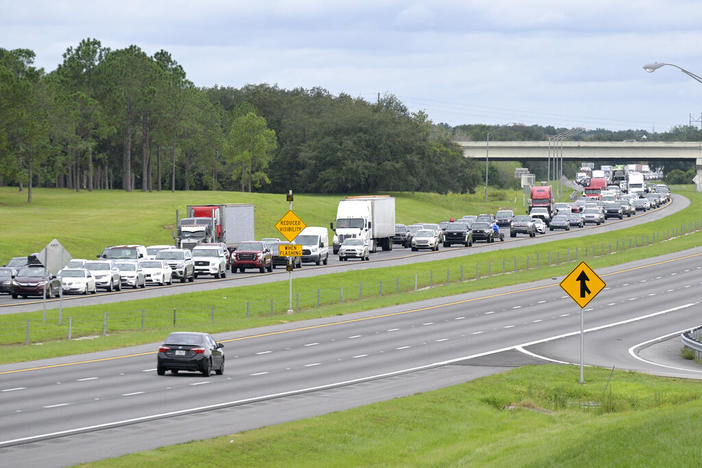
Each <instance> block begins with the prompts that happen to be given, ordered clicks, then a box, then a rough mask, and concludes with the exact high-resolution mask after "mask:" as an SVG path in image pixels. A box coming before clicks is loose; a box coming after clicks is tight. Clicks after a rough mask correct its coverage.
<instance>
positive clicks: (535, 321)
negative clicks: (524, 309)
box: [531, 319, 543, 323]
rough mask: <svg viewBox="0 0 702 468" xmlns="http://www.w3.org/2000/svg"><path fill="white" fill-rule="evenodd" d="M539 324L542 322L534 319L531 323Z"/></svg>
mask: <svg viewBox="0 0 702 468" xmlns="http://www.w3.org/2000/svg"><path fill="white" fill-rule="evenodd" d="M539 322H543V320H541V319H536V320H532V321H531V323H539Z"/></svg>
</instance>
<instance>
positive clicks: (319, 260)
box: [314, 257, 322, 265]
mask: <svg viewBox="0 0 702 468" xmlns="http://www.w3.org/2000/svg"><path fill="white" fill-rule="evenodd" d="M314 264H315V265H321V264H322V259H321V258H319V257H318V258H317V261H316V262H314Z"/></svg>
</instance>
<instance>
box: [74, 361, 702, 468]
mask: <svg viewBox="0 0 702 468" xmlns="http://www.w3.org/2000/svg"><path fill="white" fill-rule="evenodd" d="M578 378H579V370H578V368H577V367H573V366H557V365H543V366H527V367H522V368H519V369H516V370H512V371H509V372H506V373H502V374H497V375H493V376H489V377H484V378H480V379H476V380H473V381H470V382H467V383H465V384H461V385H456V386H452V387H447V388H444V389H440V390H436V391H432V392H428V393H423V394H419V395H414V396H411V397H406V398H399V399H395V400H391V401H387V402H382V403H376V404H371V405H367V406H364V407H360V408H355V409H351V410H347V411H343V412H337V413H331V414H327V415H324V416H319V417H314V418H310V419H305V420H301V421H294V422H290V423H285V424H279V425H276V426H270V427H265V428H262V429H256V430H252V431H247V432H242V433H238V434H234V435H226V436H222V437H218V438H214V439H210V440H204V441H196V442H190V443H186V444H180V445H174V446H170V447H162V448H159V449H156V450H152V451H146V452H140V453H135V454H130V455H126V456H124V457H120V458H114V459H108V460H104V461H101V462H97V463H91V464H87V465H81V466H96V467H100V466H109V467H131V466H170V467H189V466H199V465H201V464H202V454H203V453H206V454H207V463H208V464H210V465H221V466H266V467H268V466H271V467H283V466H285V467H307V466H330V467H347V466H348V467H352V466H403V467H404V466H554V467H556V466H558V467H561V466H642V467H643V466H651V467H657V466H694V465H697V464H698V462H697V460H698V459H699V441H698V431H697V427H698V426H699V419H700V414H702V401H701V400H700V396H701V395H702V383H701V382H697V381H688V380H682V379H670V378H662V377H654V376H647V375H643V374H636V373H631V372H622V371H614V372H611V371H610V370H609V369H601V368H588V369H587V372H586V383H585V384H584V385H581V384H579V383H578Z"/></svg>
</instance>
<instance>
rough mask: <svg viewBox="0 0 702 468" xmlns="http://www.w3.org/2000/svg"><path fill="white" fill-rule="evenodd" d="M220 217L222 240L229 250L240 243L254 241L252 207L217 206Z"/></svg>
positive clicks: (246, 205)
mask: <svg viewBox="0 0 702 468" xmlns="http://www.w3.org/2000/svg"><path fill="white" fill-rule="evenodd" d="M219 210H220V215H221V217H222V231H223V232H222V240H221V241H220V242H224V243H225V244H227V248H228V249H229V250H234V249H236V248H237V247H238V246H239V243H240V242H243V241H247V240H254V239H256V237H255V235H254V206H253V205H249V204H243V203H242V204H227V205H219Z"/></svg>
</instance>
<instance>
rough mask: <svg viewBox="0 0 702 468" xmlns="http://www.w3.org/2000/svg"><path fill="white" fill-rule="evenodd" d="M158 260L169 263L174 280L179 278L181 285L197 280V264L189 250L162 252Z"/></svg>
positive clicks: (157, 257) (158, 254)
mask: <svg viewBox="0 0 702 468" xmlns="http://www.w3.org/2000/svg"><path fill="white" fill-rule="evenodd" d="M156 260H165V261H166V262H168V266H169V267H171V270H172V271H173V278H179V279H180V282H181V283H185V282H186V281H190V282H191V283H192V282H193V281H194V280H195V262H193V257H192V254H191V253H190V251H189V250H188V249H169V250H161V251H159V252H158V253H157V254H156Z"/></svg>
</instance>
